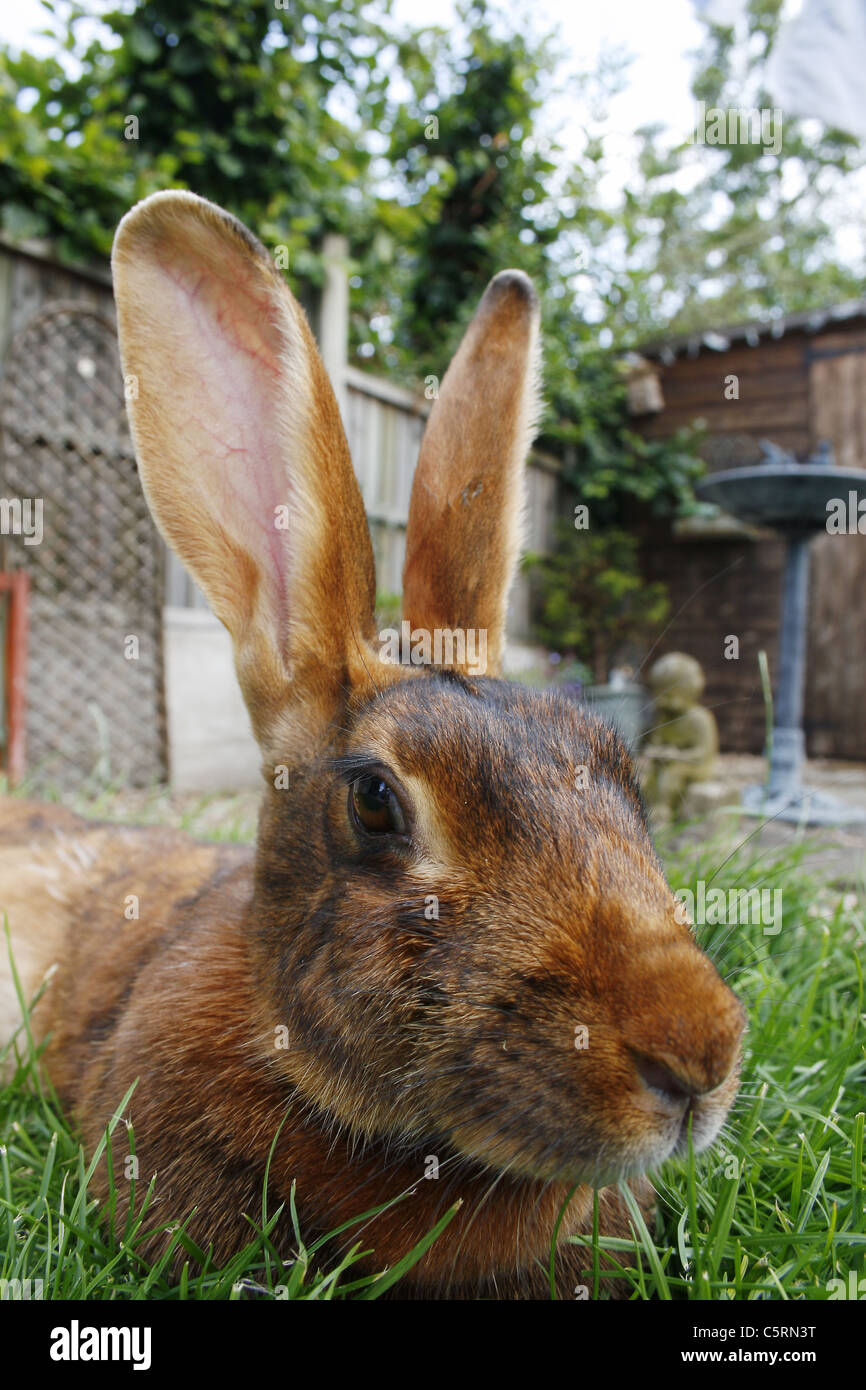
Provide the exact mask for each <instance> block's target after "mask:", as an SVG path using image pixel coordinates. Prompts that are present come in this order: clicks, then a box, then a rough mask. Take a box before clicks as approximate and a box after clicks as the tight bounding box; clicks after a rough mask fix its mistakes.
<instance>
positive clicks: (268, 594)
mask: <svg viewBox="0 0 866 1390" xmlns="http://www.w3.org/2000/svg"><path fill="white" fill-rule="evenodd" d="M158 265H159V272H160V274H159V278H160V281H161V288H160V291H159V301H158V302H159V306H160V312H159V317H160V318H162V319H163V321H164V324H165V339H164V341H165V346H166V349H167V356H168V362H169V365H170V370H171V371H172V372H176V373H177V375H176V377H175V378H174V381H173V382H167V383H166V384H167V385H168V386H169V387H172V388H173V389H171V391H170V396H171V399H170V400H166V401H165V402H164V403H162V404H161V406H160V409H161V411H163V413H164V416H165V420H166V430H165V438H164V444H165V448H166V452H167V455H168V457H170V458H171V459H172V461H173V462H174V463H175V465H176V467H177V469H178V472H179V473H181V474H182V486H183V487H184V488H186V487H189V488H190V490H191V492H192V495H193V497H194V498H195V501H196V506H197V509H200V511H202V512H203V513H204V514H205V515H206V516H210V517H211V518H212V519H213V523H214V526H215V527H216V528H222V529H223V530H224V531H225V532H226V533H227V535H228V536H229V537H230V539H231V540H232V541H233V542H234V543H235V544H236V545H237V546H238V547H239V548H240V549H241V550H242V551H243V552H244V553H245V554H246V555H247V556H249V557H250V558H251V559H252V561H253V564H254V569H255V571H257V573H258V578H259V585H260V594H259V599H260V601H261V600H262V599H266V602H267V606H268V609H269V610H270V617H271V619H272V621H273V620H275V621H276V624H277V626H278V628H279V629H283V628H284V624H285V620H286V605H287V597H288V556H289V550H288V534H287V531H286V530H285V529H277V526H276V524H275V523H276V519H277V512H276V508H277V507H278V506H290V505H291V483H290V475H289V462H290V461H289V459H288V458H287V456H286V447H287V445H286V440H285V435H284V433H283V434H281V428H280V423H279V420H278V402H279V396H280V387H281V366H280V356H279V354H280V348H281V339H280V333H279V330H278V327H277V323H276V307H275V305H274V302H273V300H272V299H271V298H270V297H269V296H268V293H267V290H266V288H264V287H260V286H258V285H256V284H255V283H254V281H253V280H252V277H251V274H250V271H249V269H248V268H247V267H245V266H244V267H241V266H239V264H238V258H237V257H236V256H232V255H228V256H227V257H226V260H225V265H224V267H223V266H222V265H220V266H219V267H216V268H214V269H207V270H202V268H201V260H200V259H195V260H194V259H193V258H192V257H191V256H190V257H187V256H184V255H183V253H177V252H175V254H173V255H171V256H169V257H167V258H166V257H162V258H160V259H159V261H158ZM232 272H233V274H232ZM282 370H283V371H284V370H285V368H284V367H283V368H282ZM301 370H302V369H301ZM178 501H179V502H180V504H181V505H182V502H183V498H182V496H180V497H179V498H178ZM172 529H173V528H172ZM202 539H204V538H202ZM214 540H216V537H214ZM210 549H211V547H209V546H208V545H207V543H206V542H205V544H204V545H203V546H202V547H201V549H199V546H198V545H196V553H197V555H198V556H199V559H200V560H201V559H204V558H206V555H207V552H208V551H209V550H210ZM202 552H204V554H202ZM212 558H213V561H214V563H216V564H219V563H220V561H222V562H223V564H225V563H226V562H227V561H228V557H227V556H225V555H220V553H219V549H218V547H217V546H214V550H213V557H212ZM216 577H217V576H214V578H216ZM220 578H221V581H222V582H221V584H220V587H222V588H224V587H225V586H226V579H227V578H229V576H226V575H222V576H220ZM233 578H234V579H235V581H236V583H238V584H240V583H241V582H242V576H240V575H236V576H233ZM262 590H263V592H261V591H262Z"/></svg>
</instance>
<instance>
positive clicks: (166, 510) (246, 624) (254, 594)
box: [112, 192, 375, 742]
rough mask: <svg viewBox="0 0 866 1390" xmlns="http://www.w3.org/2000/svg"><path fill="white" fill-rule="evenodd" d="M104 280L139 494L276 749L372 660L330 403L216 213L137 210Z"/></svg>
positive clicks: (367, 585) (254, 260) (368, 583)
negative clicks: (302, 710)
mask: <svg viewBox="0 0 866 1390" xmlns="http://www.w3.org/2000/svg"><path fill="white" fill-rule="evenodd" d="M112 268H113V273H114V284H115V293H116V298H117V311H118V323H119V333H120V344H121V355H122V359H123V369H124V374H125V378H126V395H127V400H128V408H129V415H130V419H131V424H132V432H133V437H134V441H135V449H136V455H137V458H138V465H139V470H140V473H141V480H142V484H143V486H144V491H145V494H146V496H147V499H148V502H149V504H150V509H151V511H152V513H153V515H154V518H155V519H156V522H157V524H158V526H159V527H160V530H161V531H162V532H163V535H164V536H165V538H166V540H167V541H168V542H169V543H170V545H171V546H172V547H173V548H174V549H175V550H176V551H177V553H178V555H179V556H180V558H181V559H182V560H183V562H184V564H185V565H186V567H187V568H188V570H189V571H190V573H191V574H192V576H193V577H194V579H195V580H196V581H197V583H198V584H199V585H200V587H201V588H202V590H203V591H204V593H205V595H206V596H207V598H208V600H209V601H210V603H211V606H212V608H213V610H214V612H215V613H216V615H217V617H218V618H220V619H221V620H222V622H223V623H224V624H225V626H226V627H227V628H228V630H229V632H230V633H231V636H232V639H233V642H234V647H235V662H236V666H237V671H238V677H239V680H240V684H241V688H242V690H243V692H244V697H245V699H246V702H247V706H248V708H249V710H250V714H251V717H252V722H253V729H254V731H255V733H256V736H257V737H258V739H259V741H260V742H267V738H268V733H269V731H271V730H272V729H273V726H274V721H275V719H276V718H277V716H278V714H279V712H280V710H281V709H283V707H285V706H287V705H289V704H291V703H293V702H294V701H295V700H301V701H304V702H306V703H307V704H311V705H313V706H315V705H316V703H317V702H319V703H320V704H321V707H322V708H321V713H322V716H323V717H328V708H327V707H328V705H329V704H330V701H331V699H332V697H333V695H334V692H335V691H337V690H339V689H340V688H342V689H344V690H345V689H347V688H348V687H351V685H352V684H353V683H355V682H356V681H360V680H361V679H363V671H364V669H365V668H366V666H367V664H368V663H369V662H370V657H371V654H372V653H373V651H374V647H373V646H372V638H373V632H374V623H373V606H374V601H375V576H374V566H373V553H372V547H371V545H370V535H369V530H368V527H367V521H366V518H365V515H364V507H363V503H362V501H361V495H360V492H359V489H358V485H357V482H356V479H355V474H354V471H353V469H352V464H351V460H350V458H349V451H348V447H347V444H346V439H345V435H344V433H343V428H342V425H341V422H340V415H339V410H338V407H337V403H336V401H335V399H334V393H333V391H332V390H331V386H330V383H329V381H328V378H327V375H326V373H325V369H324V367H323V365H322V362H321V359H320V357H319V354H318V352H317V351H316V347H315V344H314V342H313V338H312V335H311V333H310V329H309V327H308V325H307V321H306V318H305V316H304V313H303V311H302V310H301V308H300V306H299V305H298V304H297V302H296V300H295V299H294V298H293V297H292V295H291V294H290V293H289V290H288V289H287V287H286V285H285V282H284V280H283V278H282V276H281V275H280V274H279V272H278V271H277V270H276V268H275V266H274V265H273V263H272V262H271V260H270V258H269V257H268V254H267V252H266V251H265V249H264V247H263V246H261V245H260V243H259V242H258V241H257V240H256V239H255V237H253V236H252V235H251V234H250V233H249V232H248V231H247V230H246V228H245V227H244V226H242V224H241V223H240V222H238V221H236V220H235V218H233V217H231V216H230V215H229V214H228V213H226V212H224V211H223V210H222V209H221V208H218V207H216V206H215V205H214V204H212V203H209V202H206V201H205V200H204V199H203V198H198V197H196V196H195V195H193V194H191V193H183V192H167V193H157V194H154V195H153V196H152V197H150V198H147V199H145V200H144V202H142V203H139V204H138V205H137V206H136V207H134V208H133V209H132V211H131V212H129V213H128V214H127V215H126V217H124V219H123V221H122V222H121V224H120V226H119V227H118V230H117V235H116V237H115V242H114V251H113V256H112ZM368 644H370V645H368ZM312 712H314V711H312V710H311V713H312Z"/></svg>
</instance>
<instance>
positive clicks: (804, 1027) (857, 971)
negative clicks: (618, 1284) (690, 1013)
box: [0, 817, 866, 1300]
mask: <svg viewBox="0 0 866 1390" xmlns="http://www.w3.org/2000/svg"><path fill="white" fill-rule="evenodd" d="M193 819H194V817H193ZM807 848H808V847H807V846H806V845H804V844H801V845H799V846H797V847H795V848H793V849H788V850H785V851H773V852H767V851H761V850H760V849H758V848H755V841H754V840H752V841H749V842H747V843H746V844H745V845H744V846H743V847H742V848H740V849H739V850H738V851H736V852H735V853H734V854H733V855H731V857H726V856H727V855H728V849H727V848H726V847H725V846H724V844H723V842H721V841H720V842H719V844H716V845H712V846H707V845H704V846H703V848H702V849H701V850H700V852H698V851H697V850H696V849H695V848H694V847H692V848H691V849H685V850H684V849H680V850H679V851H676V852H671V853H670V854H669V856H668V868H669V872H670V877H671V881H672V883H673V884H674V887H687V886H689V885H692V886H694V884H695V881H696V880H697V879H698V878H702V877H703V878H704V879H705V880H707V881H708V882H709V881H711V882H712V886H714V887H721V888H724V889H727V888H732V887H733V888H737V889H743V888H746V889H748V888H753V887H763V888H771V889H772V888H780V889H781V890H782V893H783V909H784V918H783V924H782V929H781V931H780V932H779V934H778V935H776V936H766V935H764V933H763V929H762V927H761V925H760V924H756V925H750V926H738V927H734V928H730V927H728V926H724V925H720V926H716V927H708V928H706V929H705V930H704V931H702V932H699V937H700V938H701V940H702V943H703V944H704V946H705V947H706V949H707V950H708V951H709V952H710V953H711V954H712V955H713V956H714V957H715V958H716V959H717V960H718V963H719V965H720V967H721V968H722V970H723V973H724V974H725V975H726V976H727V977H728V978H729V979H730V981H731V983H732V985H733V987H734V988H735V989H736V990H737V992H738V993H739V994H740V996H741V998H742V999H743V1002H744V1003H745V1005H746V1007H747V1009H748V1012H749V1018H750V1026H749V1032H748V1035H747V1041H746V1062H745V1067H744V1072H743V1080H742V1089H741V1092H740V1096H739V1098H738V1100H737V1103H736V1106H735V1108H734V1110H733V1112H732V1114H731V1117H730V1119H729V1121H728V1123H727V1125H726V1127H725V1129H724V1131H723V1134H722V1136H721V1138H720V1139H719V1140H718V1141H717V1142H716V1144H715V1145H714V1146H713V1148H712V1150H710V1152H709V1153H707V1154H702V1155H700V1156H699V1157H698V1158H697V1159H694V1158H691V1157H690V1159H689V1161H688V1162H683V1163H679V1164H669V1165H668V1166H667V1167H666V1168H665V1169H664V1171H663V1172H662V1173H661V1174H660V1175H659V1174H657V1175H655V1180H656V1185H657V1187H658V1190H659V1216H658V1221H657V1223H656V1225H655V1227H654V1228H653V1227H652V1225H651V1226H650V1228H649V1229H648V1228H647V1226H646V1225H645V1224H644V1222H643V1220H642V1218H641V1217H640V1213H639V1212H638V1210H637V1208H636V1207H635V1208H634V1210H633V1219H634V1239H633V1240H632V1241H630V1242H628V1241H612V1240H605V1239H602V1240H599V1239H597V1238H596V1239H593V1238H587V1240H586V1241H584V1242H581V1244H583V1245H585V1248H586V1275H585V1279H586V1287H587V1289H588V1291H589V1293H590V1294H591V1295H592V1296H596V1295H601V1296H602V1297H604V1293H605V1286H606V1284H607V1281H608V1280H609V1278H610V1272H609V1271H610V1256H611V1255H612V1256H613V1258H614V1260H616V1261H621V1263H622V1266H623V1269H624V1271H625V1273H624V1277H625V1278H626V1279H627V1281H628V1284H629V1287H630V1289H631V1291H632V1296H633V1297H635V1298H640V1299H645V1298H661V1299H696V1300H701V1299H719V1298H728V1299H730V1298H733V1299H755V1298H759V1299H826V1298H828V1297H829V1296H830V1294H831V1291H832V1286H831V1283H830V1281H831V1280H834V1279H843V1280H845V1281H846V1283H847V1279H848V1275H849V1272H850V1271H852V1270H853V1271H855V1273H856V1275H857V1277H858V1278H859V1277H863V1275H864V1274H866V1201H864V1198H866V1192H864V1163H863V1148H864V1115H863V1111H864V1108H866V1106H864V1097H866V1084H864V1083H866V1045H864V1044H866V1030H864V992H863V975H862V969H861V965H860V961H859V959H858V954H859V955H862V951H863V944H864V940H866V917H864V900H866V895H864V893H863V892H862V890H861V891H860V892H859V893H858V894H853V893H851V892H850V891H849V892H848V893H846V894H845V895H844V897H843V895H842V893H841V892H840V891H838V890H835V889H834V888H833V887H832V886H831V885H830V884H829V883H827V882H826V881H824V880H822V878H821V877H820V876H819V875H818V874H816V873H815V872H814V871H813V870H811V869H810V868H809V863H808V855H807ZM699 854H700V859H699V858H698V856H699ZM723 861H724V862H723ZM717 866H719V867H717ZM713 869H715V873H713ZM15 1051H16V1053H17V1056H18V1065H17V1074H16V1076H15V1078H14V1080H13V1081H12V1083H11V1084H10V1085H9V1086H7V1087H5V1088H4V1089H3V1090H2V1092H0V1210H2V1214H3V1215H2V1221H0V1278H3V1279H19V1280H27V1279H30V1280H37V1279H41V1280H42V1281H43V1289H44V1296H45V1297H53V1298H91V1299H112V1298H115V1299H117V1298H120V1299H141V1298H145V1299H232V1298H248V1297H284V1298H290V1299H322V1298H338V1299H339V1298H376V1297H378V1296H379V1295H380V1294H381V1293H383V1292H385V1291H386V1289H387V1288H388V1287H389V1286H390V1285H391V1284H393V1283H394V1282H395V1281H397V1282H398V1281H399V1278H400V1276H401V1274H402V1273H403V1272H404V1271H403V1270H401V1269H395V1270H390V1271H384V1270H383V1271H380V1272H379V1273H378V1274H376V1275H373V1276H367V1277H362V1276H360V1275H359V1273H358V1269H357V1262H358V1259H359V1258H360V1255H361V1253H362V1252H363V1250H364V1249H365V1248H366V1247H364V1246H363V1245H362V1244H361V1243H360V1241H359V1242H356V1243H355V1244H354V1245H353V1246H352V1248H351V1249H350V1251H349V1252H348V1253H347V1254H346V1255H345V1256H344V1258H343V1259H342V1262H341V1263H340V1265H339V1266H337V1267H336V1268H335V1267H332V1266H330V1265H328V1264H327V1262H326V1261H325V1251H324V1250H323V1249H322V1246H323V1242H322V1241H318V1242H314V1243H312V1244H310V1245H306V1244H305V1243H304V1238H303V1231H301V1230H300V1228H299V1226H298V1222H297V1216H296V1213H295V1211H294V1206H293V1203H292V1204H291V1208H292V1210H291V1215H292V1219H293V1221H294V1226H295V1241H294V1248H293V1249H292V1251H291V1252H290V1254H291V1258H290V1260H289V1262H288V1263H287V1264H283V1263H282V1261H281V1259H280V1256H279V1255H278V1253H277V1251H276V1250H275V1248H274V1246H273V1244H272V1243H271V1241H270V1238H269V1232H270V1230H271V1229H272V1226H273V1222H274V1219H275V1215H276V1213H275V1212H274V1211H272V1210H271V1211H269V1210H268V1209H267V1207H266V1205H265V1204H264V1203H263V1207H262V1211H261V1212H260V1213H257V1217H258V1219H257V1221H256V1222H255V1223H252V1222H251V1225H250V1239H249V1244H248V1245H247V1247H246V1248H245V1249H244V1250H243V1251H240V1252H239V1253H238V1254H237V1256H236V1257H235V1258H234V1259H233V1260H231V1261H230V1263H229V1264H227V1265H226V1266H224V1267H223V1268H216V1267H214V1266H213V1265H212V1264H211V1263H210V1262H209V1261H208V1260H207V1257H206V1255H205V1254H204V1253H203V1252H201V1251H198V1250H197V1249H196V1247H195V1246H194V1245H193V1243H192V1242H191V1241H190V1240H189V1238H188V1237H187V1235H186V1234H185V1232H184V1230H183V1225H182V1221H183V1217H184V1215H185V1214H184V1213H176V1214H175V1215H176V1217H177V1220H178V1223H179V1224H178V1226H177V1229H176V1230H175V1232H174V1235H173V1238H172V1239H173V1248H175V1247H178V1246H179V1247H180V1248H181V1249H182V1250H184V1251H185V1252H186V1253H187V1254H188V1255H189V1256H190V1259H189V1260H188V1261H187V1263H186V1264H185V1266H184V1270H183V1273H182V1275H181V1277H180V1279H179V1280H173V1279H172V1278H171V1277H170V1276H169V1273H168V1271H167V1260H162V1261H160V1263H159V1264H157V1265H155V1266H151V1265H149V1264H148V1262H147V1261H146V1260H145V1259H143V1257H142V1256H141V1254H140V1253H139V1249H138V1247H139V1246H140V1244H141V1232H142V1226H143V1225H147V1220H146V1217H147V1215H148V1212H149V1208H150V1204H151V1200H152V1193H151V1192H149V1191H148V1192H146V1193H143V1194H142V1193H139V1194H138V1197H137V1199H136V1215H135V1217H134V1218H132V1219H131V1220H130V1221H129V1222H128V1223H127V1224H126V1225H125V1226H124V1227H123V1228H122V1229H119V1228H118V1227H117V1223H116V1222H114V1220H113V1202H109V1204H108V1209H107V1210H105V1211H102V1212H101V1211H100V1210H99V1208H98V1205H97V1203H96V1202H95V1200H94V1199H93V1197H92V1195H91V1194H90V1178H91V1175H92V1172H93V1170H94V1165H95V1163H96V1161H98V1159H99V1157H100V1155H96V1156H90V1158H89V1159H88V1158H86V1157H85V1155H84V1154H83V1153H82V1151H81V1149H80V1146H79V1144H78V1141H77V1139H76V1136H75V1134H74V1131H73V1130H71V1128H70V1127H69V1125H68V1123H67V1122H66V1120H65V1118H64V1117H63V1115H62V1114H61V1112H60V1107H59V1106H58V1104H57V1102H56V1099H55V1098H54V1097H53V1096H52V1094H51V1092H50V1090H49V1089H48V1088H47V1087H46V1084H45V1082H44V1080H42V1079H41V1078H40V1076H39V1071H38V1067H37V1065H36V1059H35V1057H34V1055H33V1052H32V1048H31V1047H30V1045H29V1042H28V1038H27V1035H26V1031H22V1033H21V1034H20V1035H19V1038H18V1039H17V1041H16V1044H15ZM127 1099H128V1098H125V1097H118V1098H117V1101H118V1104H117V1111H116V1114H115V1118H114V1121H113V1125H112V1126H111V1127H110V1128H111V1129H112V1131H114V1130H116V1128H117V1126H119V1125H120V1126H122V1125H124V1121H123V1119H122V1115H123V1111H124V1107H125V1104H126V1101H127ZM131 1138H132V1144H133V1146H134V1136H131ZM110 1142H111V1138H110V1136H107V1137H106V1143H110ZM124 1144H126V1139H125V1137H124ZM452 1214H453V1210H452V1212H451V1213H449V1217H448V1218H446V1219H449V1218H450V1216H451V1215H452ZM369 1215H370V1213H359V1214H358V1218H357V1222H356V1223H354V1224H357V1225H358V1226H359V1227H360V1226H361V1224H362V1223H363V1221H364V1220H365V1219H366V1218H367V1217H368V1216H369ZM435 1235H436V1232H432V1233H431V1236H430V1239H432V1238H435ZM551 1235H553V1233H551ZM344 1238H345V1237H344ZM425 1244H426V1242H425ZM423 1248H424V1247H423V1246H421V1247H419V1248H418V1249H417V1250H416V1251H414V1252H413V1254H412V1255H411V1256H409V1257H407V1260H411V1259H413V1258H418V1257H420V1254H421V1253H423ZM603 1252H606V1253H607V1262H606V1260H605V1258H604V1254H603ZM283 1254H285V1252H283ZM197 1259H201V1260H203V1261H204V1269H203V1271H202V1270H199V1269H198V1267H197V1265H196V1260H197Z"/></svg>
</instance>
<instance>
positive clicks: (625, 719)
mask: <svg viewBox="0 0 866 1390" xmlns="http://www.w3.org/2000/svg"><path fill="white" fill-rule="evenodd" d="M585 697H586V703H587V704H588V705H591V706H592V709H593V712H594V713H595V714H597V715H599V716H600V717H601V718H602V719H604V720H605V721H606V722H607V723H608V724H612V725H613V727H614V728H615V729H616V730H617V732H618V733H619V735H620V737H621V738H623V739H624V740H625V742H626V743H627V744H628V746H629V748H630V749H632V750H634V749H635V748H637V745H638V743H639V742H640V736H641V734H642V733H643V731H644V728H645V727H646V722H647V721H646V716H647V711H648V710H649V709H650V708H651V704H650V697H649V695H648V693H647V691H646V690H644V688H643V686H642V685H588V686H587V687H586V691H585Z"/></svg>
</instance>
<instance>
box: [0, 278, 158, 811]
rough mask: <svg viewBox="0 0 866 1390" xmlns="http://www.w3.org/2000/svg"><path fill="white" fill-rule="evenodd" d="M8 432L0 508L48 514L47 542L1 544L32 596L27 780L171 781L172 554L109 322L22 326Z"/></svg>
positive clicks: (91, 319)
mask: <svg viewBox="0 0 866 1390" xmlns="http://www.w3.org/2000/svg"><path fill="white" fill-rule="evenodd" d="M0 431H2V433H0V496H3V497H6V498H21V499H25V498H30V499H39V500H41V502H42V526H43V537H42V541H41V543H40V544H38V545H26V544H25V543H24V537H23V536H20V535H19V536H14V535H13V536H4V537H2V542H3V551H4V557H3V568H5V569H25V570H27V571H28V573H29V574H30V578H31V586H32V587H31V604H30V643H29V647H30V652H29V662H28V713H27V774H28V777H29V778H32V779H33V780H34V782H36V783H37V784H41V785H43V786H44V785H55V786H60V787H65V786H80V785H81V784H82V783H83V782H88V781H91V780H92V781H93V782H95V783H97V784H106V783H109V782H117V783H120V784H124V785H132V786H141V785H147V784H149V783H152V782H155V781H162V780H164V778H165V773H166V749H165V707H164V696H163V656H162V619H161V615H162V586H163V575H162V547H161V546H160V544H159V543H158V539H157V535H156V531H155V528H154V526H153V523H152V521H151V519H150V516H149V513H148V511H147V507H146V504H145V501H144V497H143V495H142V491H141V485H140V483H139V479H138V472H137V469H136V465H135V457H134V454H133V450H132V442H131V440H130V437H129V432H128V429H127V425H126V416H125V411H124V400H123V382H122V378H121V374H120V364H119V360H118V353H117V339H116V333H115V329H114V326H113V324H112V323H111V321H110V320H109V319H108V318H107V317H106V316H105V315H103V314H102V313H100V311H99V310H97V309H95V308H91V307H90V306H88V305H87V304H82V303H81V302H80V301H79V302H68V303H66V302H62V303H61V302H56V303H54V304H49V305H47V306H46V307H45V308H44V309H42V310H41V311H40V312H39V313H38V314H36V315H35V316H34V317H33V318H32V319H30V321H29V322H28V323H27V324H25V326H24V327H23V328H22V329H21V330H20V331H19V332H18V333H17V334H16V336H15V337H14V338H13V340H12V343H11V345H10V348H9V352H8V355H7V358H6V362H5V366H4V374H3V379H2V383H0ZM131 638H135V639H137V651H138V655H137V658H136V657H135V656H134V655H133V653H134V652H135V650H136V647H135V644H134V643H133V642H131V641H130V640H129V639H131Z"/></svg>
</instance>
